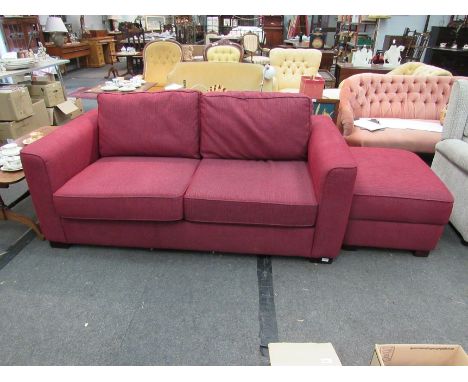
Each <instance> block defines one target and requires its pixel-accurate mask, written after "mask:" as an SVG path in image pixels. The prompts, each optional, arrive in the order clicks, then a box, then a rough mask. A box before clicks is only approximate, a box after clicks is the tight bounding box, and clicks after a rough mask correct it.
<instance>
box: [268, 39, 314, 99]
mask: <svg viewBox="0 0 468 382" xmlns="http://www.w3.org/2000/svg"><path fill="white" fill-rule="evenodd" d="M321 60H322V52H320V51H319V50H317V49H282V48H274V49H272V50H271V51H270V64H271V65H273V66H274V67H275V69H276V77H277V81H278V90H281V89H285V88H294V89H299V87H300V84H301V76H313V75H316V74H317V73H318V70H319V67H320V61H321Z"/></svg>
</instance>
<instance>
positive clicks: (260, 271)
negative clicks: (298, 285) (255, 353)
mask: <svg viewBox="0 0 468 382" xmlns="http://www.w3.org/2000/svg"><path fill="white" fill-rule="evenodd" d="M257 278H258V298H259V311H258V318H259V321H260V352H261V353H262V355H263V356H265V357H268V356H269V353H268V344H269V343H271V342H278V324H277V323H276V310H275V294H274V292H273V272H272V266H271V257H270V256H258V257H257Z"/></svg>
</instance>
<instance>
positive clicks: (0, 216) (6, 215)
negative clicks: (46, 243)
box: [0, 196, 44, 240]
mask: <svg viewBox="0 0 468 382" xmlns="http://www.w3.org/2000/svg"><path fill="white" fill-rule="evenodd" d="M0 212H1V213H0V220H11V221H16V222H18V223H21V224H24V225H25V226H27V227H29V228H31V229H32V230H33V231H34V232H35V233H36V236H37V237H38V239H40V240H44V235H43V234H42V232H41V230H40V229H39V226H38V225H37V224H36V223H34V221H33V220H32V219H30V218H28V217H27V216H24V215H21V214H18V213H16V212H13V211H12V210H10V209H9V208H8V206H7V205H6V204H5V203H4V202H3V199H2V197H1V196H0Z"/></svg>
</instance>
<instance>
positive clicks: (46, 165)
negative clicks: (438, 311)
mask: <svg viewBox="0 0 468 382" xmlns="http://www.w3.org/2000/svg"><path fill="white" fill-rule="evenodd" d="M310 108H311V105H310V100H309V99H308V98H307V97H305V96H301V95H295V94H281V93H256V92H227V93H206V94H201V93H198V92H195V91H188V90H184V91H171V92H160V93H138V94H101V95H99V97H98V109H97V110H93V111H90V112H88V113H86V114H84V115H83V116H81V117H79V118H77V119H74V120H73V121H71V122H69V123H68V124H66V125H64V126H62V127H60V128H58V129H57V130H56V131H55V132H54V133H52V134H50V135H48V136H46V137H44V138H43V139H41V140H40V141H38V142H35V143H33V144H31V145H30V146H28V147H26V148H25V149H24V150H23V151H22V153H21V158H22V162H23V167H24V170H25V174H26V179H27V182H28V185H29V189H30V192H31V196H32V200H33V203H34V206H35V208H36V212H37V215H38V218H39V221H40V225H41V228H42V231H43V233H44V235H45V237H46V238H47V239H48V240H49V241H51V242H53V243H63V244H67V243H68V244H96V245H112V246H129V247H145V248H167V249H189V250H190V249H191V250H202V251H225V252H235V253H251V254H271V255H287V256H303V257H309V258H317V259H324V261H328V262H329V261H330V259H333V258H334V257H336V256H337V255H338V253H339V250H340V247H341V244H342V241H343V237H344V234H345V229H346V225H347V222H348V215H349V211H350V208H351V201H352V197H353V186H354V182H355V178H356V172H357V169H356V163H355V160H354V159H353V157H352V155H351V153H350V150H349V148H348V147H347V145H346V143H345V141H344V140H343V138H342V137H341V135H340V133H339V131H338V130H337V129H336V127H335V126H334V125H333V123H332V121H331V120H330V119H329V118H328V117H325V116H312V117H311V115H310V114H311V109H310Z"/></svg>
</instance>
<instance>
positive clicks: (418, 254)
mask: <svg viewBox="0 0 468 382" xmlns="http://www.w3.org/2000/svg"><path fill="white" fill-rule="evenodd" d="M413 256H415V257H427V256H429V251H413Z"/></svg>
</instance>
